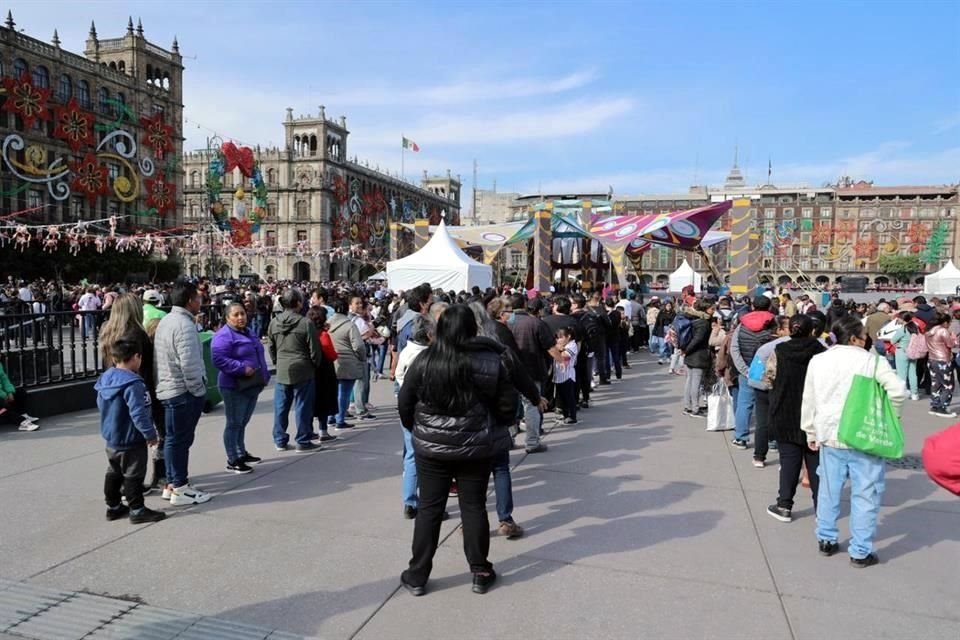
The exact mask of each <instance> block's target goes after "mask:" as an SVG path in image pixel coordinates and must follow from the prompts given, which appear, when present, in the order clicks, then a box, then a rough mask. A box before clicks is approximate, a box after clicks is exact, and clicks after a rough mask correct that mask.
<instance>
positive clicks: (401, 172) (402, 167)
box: [400, 133, 407, 182]
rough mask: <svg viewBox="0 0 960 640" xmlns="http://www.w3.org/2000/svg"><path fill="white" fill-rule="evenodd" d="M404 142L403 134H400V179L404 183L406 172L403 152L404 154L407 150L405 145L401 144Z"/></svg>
mask: <svg viewBox="0 0 960 640" xmlns="http://www.w3.org/2000/svg"><path fill="white" fill-rule="evenodd" d="M404 140H405V138H404V136H403V134H402V133H401V134H400V179H401V180H403V181H404V182H406V181H407V172H406V170H405V169H406V168H405V167H404V157H405V152H406V150H407V145H405V144H403V141H404Z"/></svg>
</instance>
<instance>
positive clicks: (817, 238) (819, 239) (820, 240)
mask: <svg viewBox="0 0 960 640" xmlns="http://www.w3.org/2000/svg"><path fill="white" fill-rule="evenodd" d="M832 237H833V225H832V224H830V223H829V222H821V223H820V224H818V225H817V226H815V227H814V228H813V241H814V243H816V244H830V239H831V238H832Z"/></svg>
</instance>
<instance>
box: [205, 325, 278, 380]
mask: <svg viewBox="0 0 960 640" xmlns="http://www.w3.org/2000/svg"><path fill="white" fill-rule="evenodd" d="M210 356H211V359H212V360H213V366H215V367H216V368H217V369H218V370H219V371H220V373H219V374H218V375H217V386H219V387H220V388H221V389H236V388H237V383H238V382H239V381H240V380H242V379H244V378H246V377H247V376H246V375H245V371H246V368H247V367H252V368H253V369H255V370H256V371H254V373H253V375H254V376H260V379H261V380H263V384H264V385H266V384H267V383H268V382H270V367H268V366H267V358H266V356H265V355H264V352H263V344H262V343H261V342H260V339H259V338H257V337H256V336H254V335H253V334H251V333H250V329H249V328H246V329H243V330H237V329H234V328H233V327H231V326H230V325H228V324H225V325H223V326H222V327H221V328H220V330H219V331H217V333H215V334H214V336H213V342H212V343H211V344H210Z"/></svg>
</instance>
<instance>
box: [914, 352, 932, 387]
mask: <svg viewBox="0 0 960 640" xmlns="http://www.w3.org/2000/svg"><path fill="white" fill-rule="evenodd" d="M929 361H930V358H929V357H928V356H923V357H922V358H920V359H919V360H917V389H918V390H922V391H923V392H924V393H925V394H927V395H930V384H931V382H932V380H931V379H930V368H929V367H928V366H927V363H928V362H929Z"/></svg>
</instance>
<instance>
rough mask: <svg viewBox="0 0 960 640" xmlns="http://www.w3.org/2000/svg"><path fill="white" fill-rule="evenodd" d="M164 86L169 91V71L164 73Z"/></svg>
mask: <svg viewBox="0 0 960 640" xmlns="http://www.w3.org/2000/svg"><path fill="white" fill-rule="evenodd" d="M163 88H164V89H165V90H167V91H170V74H169V73H164V74H163Z"/></svg>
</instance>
